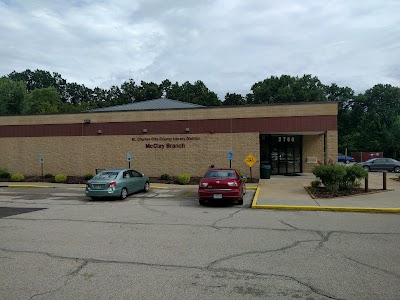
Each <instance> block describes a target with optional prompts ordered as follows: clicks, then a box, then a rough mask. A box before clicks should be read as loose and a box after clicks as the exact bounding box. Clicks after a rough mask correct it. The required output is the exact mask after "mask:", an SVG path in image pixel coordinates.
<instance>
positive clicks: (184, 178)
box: [178, 174, 190, 184]
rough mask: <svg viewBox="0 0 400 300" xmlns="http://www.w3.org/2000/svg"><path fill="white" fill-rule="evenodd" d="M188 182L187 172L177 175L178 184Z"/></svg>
mask: <svg viewBox="0 0 400 300" xmlns="http://www.w3.org/2000/svg"><path fill="white" fill-rule="evenodd" d="M189 182H190V175H189V174H180V175H178V183H179V184H188V183H189Z"/></svg>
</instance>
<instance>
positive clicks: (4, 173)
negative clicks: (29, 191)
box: [0, 169, 11, 179]
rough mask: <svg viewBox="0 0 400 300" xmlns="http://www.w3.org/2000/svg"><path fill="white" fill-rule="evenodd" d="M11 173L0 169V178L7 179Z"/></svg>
mask: <svg viewBox="0 0 400 300" xmlns="http://www.w3.org/2000/svg"><path fill="white" fill-rule="evenodd" d="M10 177H11V174H10V173H8V172H7V170H6V169H0V178H2V179H9V178H10Z"/></svg>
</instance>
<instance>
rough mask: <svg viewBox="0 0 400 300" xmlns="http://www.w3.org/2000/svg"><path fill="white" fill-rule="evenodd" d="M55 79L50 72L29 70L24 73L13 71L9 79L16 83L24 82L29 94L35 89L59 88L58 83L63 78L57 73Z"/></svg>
mask: <svg viewBox="0 0 400 300" xmlns="http://www.w3.org/2000/svg"><path fill="white" fill-rule="evenodd" d="M55 74H56V77H57V79H55V78H54V77H53V76H52V75H51V74H50V72H48V71H43V70H36V71H31V70H29V69H27V70H25V71H23V72H20V73H18V72H15V71H13V72H12V73H11V74H9V75H8V77H9V78H10V79H12V80H14V81H23V82H25V84H26V88H27V90H28V92H30V91H32V90H34V89H40V88H48V87H55V88H57V82H60V80H61V76H60V75H59V74H57V73H55Z"/></svg>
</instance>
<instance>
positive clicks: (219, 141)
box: [0, 133, 259, 178]
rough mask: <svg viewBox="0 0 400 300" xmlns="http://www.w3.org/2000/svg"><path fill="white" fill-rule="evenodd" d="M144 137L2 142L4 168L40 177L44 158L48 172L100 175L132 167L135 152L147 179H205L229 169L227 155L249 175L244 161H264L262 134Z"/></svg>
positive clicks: (255, 171) (135, 163)
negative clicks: (205, 175)
mask: <svg viewBox="0 0 400 300" xmlns="http://www.w3.org/2000/svg"><path fill="white" fill-rule="evenodd" d="M132 138H134V139H136V140H132ZM143 138H144V136H143V135H141V136H90V137H38V138H2V139H1V143H0V153H2V155H1V156H0V167H1V168H7V169H8V171H9V172H11V173H22V174H24V175H40V173H41V166H40V162H39V158H40V154H43V155H44V173H52V174H54V175H55V174H60V173H63V174H66V175H84V174H86V173H94V172H95V169H96V168H104V169H107V168H119V167H127V166H128V162H127V159H126V158H127V152H131V153H132V162H131V167H132V168H134V169H137V170H138V171H140V172H143V173H145V174H146V175H149V176H152V177H155V176H160V175H161V174H164V173H166V174H169V175H178V174H181V173H189V174H190V175H191V176H202V175H203V173H204V171H205V170H206V169H207V168H208V167H209V166H210V165H211V164H214V165H215V166H216V167H229V161H228V158H227V151H228V150H232V151H233V161H232V167H235V168H238V169H240V170H241V171H242V172H243V173H245V174H246V175H248V174H249V168H248V167H247V166H246V164H245V163H244V161H243V160H244V158H245V157H246V156H247V155H248V154H249V153H252V154H253V155H254V156H255V157H256V158H257V160H258V161H259V135H258V133H241V134H204V135H190V134H189V135H184V134H183V135H154V136H152V135H148V136H147V135H146V138H148V139H149V140H148V141H146V140H140V139H143ZM174 138H175V139H176V138H178V139H183V140H173V139H174ZM192 138H194V139H192ZM168 139H171V140H168ZM146 144H152V145H153V144H159V145H161V146H164V148H163V149H161V148H146ZM167 144H177V145H184V146H182V147H184V148H167ZM252 173H253V177H254V178H258V177H259V162H257V163H256V164H255V166H254V167H253V168H252Z"/></svg>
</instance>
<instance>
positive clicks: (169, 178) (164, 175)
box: [160, 174, 171, 180]
mask: <svg viewBox="0 0 400 300" xmlns="http://www.w3.org/2000/svg"><path fill="white" fill-rule="evenodd" d="M160 179H161V180H171V176H169V175H168V174H162V175H161V176H160Z"/></svg>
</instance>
